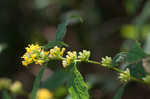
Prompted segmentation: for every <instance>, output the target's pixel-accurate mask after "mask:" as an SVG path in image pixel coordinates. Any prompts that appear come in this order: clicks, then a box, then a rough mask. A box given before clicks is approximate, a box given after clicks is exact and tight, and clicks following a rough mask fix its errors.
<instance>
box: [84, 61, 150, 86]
mask: <svg viewBox="0 0 150 99" xmlns="http://www.w3.org/2000/svg"><path fill="white" fill-rule="evenodd" d="M86 62H87V63H91V64H97V65H100V66H102V65H101V63H100V62H97V61H93V60H88V61H86ZM102 67H105V68H108V69H111V70H113V71H116V72H118V73H123V74H126V73H125V72H124V71H122V70H120V69H118V68H116V67H109V66H102ZM130 79H131V80H132V81H135V82H138V83H141V84H146V85H148V84H147V83H146V82H144V81H143V80H141V79H137V78H135V77H133V76H130Z"/></svg>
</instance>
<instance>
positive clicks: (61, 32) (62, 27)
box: [56, 15, 83, 41]
mask: <svg viewBox="0 0 150 99" xmlns="http://www.w3.org/2000/svg"><path fill="white" fill-rule="evenodd" d="M71 19H79V20H80V22H83V19H82V18H81V17H80V16H78V15H71V16H70V17H69V18H68V19H66V20H65V21H64V22H63V23H61V24H59V25H58V28H57V31H56V41H62V40H63V38H64V36H65V34H66V32H67V25H68V24H69V22H71Z"/></svg>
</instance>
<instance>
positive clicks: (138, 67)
mask: <svg viewBox="0 0 150 99" xmlns="http://www.w3.org/2000/svg"><path fill="white" fill-rule="evenodd" d="M127 68H129V69H130V74H131V76H133V77H135V78H138V79H141V78H143V77H145V76H146V74H147V73H146V72H145V70H144V67H143V66H142V62H138V63H136V64H131V65H129V66H128V67H127Z"/></svg>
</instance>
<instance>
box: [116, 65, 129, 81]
mask: <svg viewBox="0 0 150 99" xmlns="http://www.w3.org/2000/svg"><path fill="white" fill-rule="evenodd" d="M119 79H120V81H121V82H128V81H129V80H130V70H129V69H128V68H127V69H126V70H125V71H124V72H123V73H120V74H119Z"/></svg>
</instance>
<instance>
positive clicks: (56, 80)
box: [42, 70, 68, 90]
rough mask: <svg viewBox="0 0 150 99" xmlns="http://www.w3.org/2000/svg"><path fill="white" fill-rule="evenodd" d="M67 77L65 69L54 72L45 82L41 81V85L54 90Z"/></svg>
mask: <svg viewBox="0 0 150 99" xmlns="http://www.w3.org/2000/svg"><path fill="white" fill-rule="evenodd" d="M67 79H68V75H67V74H66V72H65V71H63V70H62V71H57V72H54V73H53V74H52V75H51V76H50V77H49V78H48V79H47V80H46V81H45V82H43V84H42V87H43V88H47V89H49V90H55V89H57V88H58V87H60V86H61V85H63V84H64V82H65V81H66V80H67Z"/></svg>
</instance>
